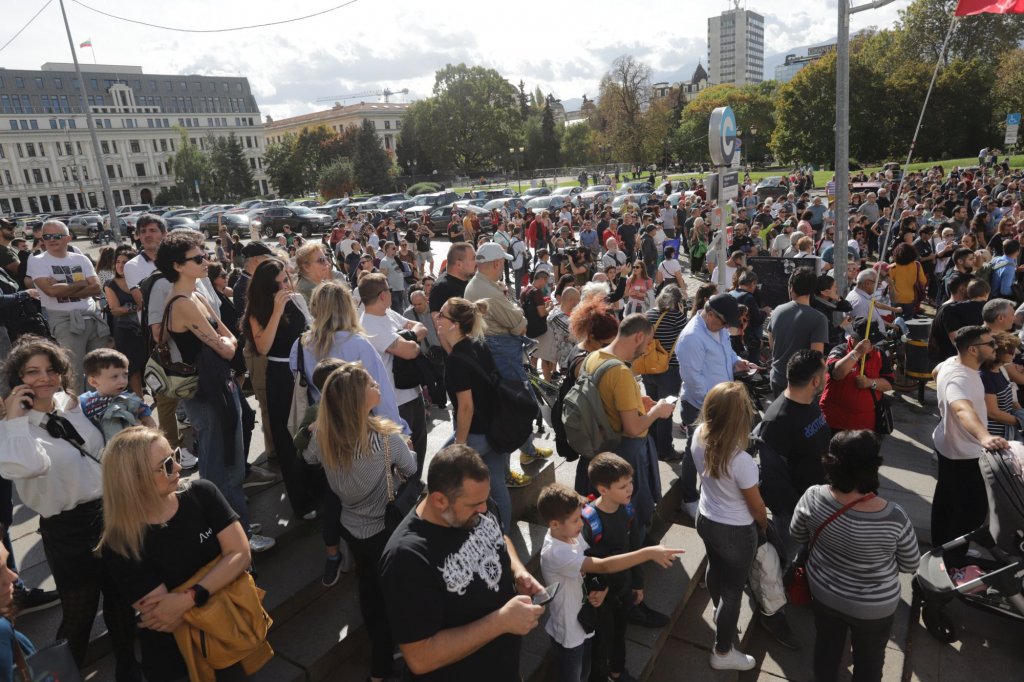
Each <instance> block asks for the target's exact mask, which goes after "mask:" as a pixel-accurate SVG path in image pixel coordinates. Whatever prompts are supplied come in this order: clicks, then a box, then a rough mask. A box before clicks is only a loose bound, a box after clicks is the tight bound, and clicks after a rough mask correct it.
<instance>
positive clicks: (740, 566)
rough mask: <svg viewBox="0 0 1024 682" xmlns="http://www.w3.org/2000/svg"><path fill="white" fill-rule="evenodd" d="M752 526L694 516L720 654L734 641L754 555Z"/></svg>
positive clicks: (755, 542)
mask: <svg viewBox="0 0 1024 682" xmlns="http://www.w3.org/2000/svg"><path fill="white" fill-rule="evenodd" d="M756 526H757V524H755V523H751V524H750V525H747V526H731V525H728V524H725V523H718V522H717V521H712V520H711V519H708V518H705V517H704V516H703V515H701V514H698V515H697V534H698V535H699V536H700V539H701V540H703V541H704V547H705V549H706V550H707V553H708V571H707V576H706V580H707V584H708V592H710V593H711V601H713V602H714V604H715V608H716V616H715V649H716V650H717V651H718V652H719V653H722V654H724V653H726V652H728V651H729V649H731V648H732V645H733V640H734V639H735V638H736V624H737V622H738V621H739V618H740V606H741V603H742V600H743V588H744V587H745V586H746V584H747V576H749V575H750V567H751V566H752V565H753V564H754V554H755V553H756V552H757V527H756Z"/></svg>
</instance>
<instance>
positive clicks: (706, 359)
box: [675, 294, 757, 516]
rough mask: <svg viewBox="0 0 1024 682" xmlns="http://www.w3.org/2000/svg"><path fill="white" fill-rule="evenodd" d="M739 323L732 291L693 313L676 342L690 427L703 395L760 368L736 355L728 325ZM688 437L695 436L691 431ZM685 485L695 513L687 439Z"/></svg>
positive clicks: (685, 420)
mask: <svg viewBox="0 0 1024 682" xmlns="http://www.w3.org/2000/svg"><path fill="white" fill-rule="evenodd" d="M739 326H740V309H739V302H738V301H737V300H736V299H735V298H733V297H732V296H730V295H729V294H716V295H715V296H712V297H711V299H710V300H709V301H708V302H707V303H705V304H704V310H703V311H701V313H700V314H699V315H694V316H693V318H691V319H690V321H689V322H687V323H686V326H685V327H684V328H683V331H682V332H681V333H680V334H679V340H678V341H676V347H675V353H676V357H677V358H679V375H680V377H681V378H682V380H683V391H682V395H681V396H680V403H682V408H681V409H682V420H683V423H684V424H686V425H687V426H692V425H693V423H694V422H695V421H697V416H698V415H699V414H700V409H701V407H702V406H703V405H704V396H706V395H707V394H708V391H710V390H711V389H712V388H713V387H714V386H716V385H718V384H720V383H722V382H723V381H732V380H733V375H734V374H735V373H736V372H747V371H750V370H752V369H757V365H755V364H753V363H750V362H747V361H746V360H741V359H740V358H738V357H737V356H736V353H735V351H733V349H732V344H731V343H730V341H729V327H739ZM689 437H692V432H691V434H690V436H689ZM679 481H680V482H679V485H682V486H683V506H684V508H685V509H686V511H687V512H689V513H690V515H691V516H696V513H697V501H698V500H699V499H700V495H699V493H698V492H697V467H696V466H695V465H694V463H693V456H692V455H691V454H690V442H689V439H688V440H687V444H686V451H685V452H684V453H683V470H682V475H681V476H680V478H679Z"/></svg>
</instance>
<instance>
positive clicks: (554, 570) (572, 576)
mask: <svg viewBox="0 0 1024 682" xmlns="http://www.w3.org/2000/svg"><path fill="white" fill-rule="evenodd" d="M584 502H585V500H584V499H583V498H582V497H580V495H579V494H578V493H577V492H576V491H575V490H573V489H572V488H569V487H568V486H565V485H562V484H561V483H552V484H551V485H549V486H547V487H546V488H544V490H542V491H541V493H540V497H539V498H538V501H537V511H538V512H540V515H541V518H543V519H544V521H545V523H547V524H548V532H547V535H545V536H544V545H543V547H542V548H541V551H540V568H541V573H542V576H543V579H544V583H545V584H546V585H552V584H554V583H560V584H561V587H560V588H558V592H557V594H555V597H554V599H552V600H551V602H550V603H549V604H548V605H547V606H548V611H549V614H550V615H549V617H548V622H547V625H545V630H546V631H547V633H548V634H549V635H550V636H551V640H552V642H553V643H554V646H555V652H556V654H555V661H556V663H555V669H556V670H557V671H558V672H557V679H558V682H587V679H588V678H589V677H590V660H591V658H590V643H591V638H592V637H593V636H594V630H593V629H592V628H591V629H589V630H588V629H586V628H584V626H583V624H582V623H581V622H580V620H579V615H580V611H581V610H582V609H583V598H584V584H583V574H584V573H589V574H594V573H619V572H622V571H625V570H627V569H629V568H632V567H634V566H638V565H640V564H642V563H644V562H645V561H654V562H655V563H657V564H658V565H660V566H661V567H662V568H668V567H669V566H671V565H672V562H673V561H674V560H675V555H676V554H680V553H682V552H683V550H681V549H666V548H665V547H662V546H660V545H659V546H657V547H644V548H643V549H638V550H636V551H634V552H629V553H626V554H618V555H615V556H609V557H604V558H598V557H590V556H585V555H584V552H585V551H586V550H587V549H589V546H588V545H587V542H586V540H584V539H583V537H582V536H581V535H580V532H581V531H582V530H583V516H582V511H583V504H584ZM607 594H608V588H607V587H605V588H604V589H602V590H600V591H590V592H588V593H587V595H586V599H587V602H588V603H589V604H590V606H591V607H592V608H595V609H596V608H597V607H599V606H600V605H601V603H602V602H603V601H604V598H605V596H606V595H607Z"/></svg>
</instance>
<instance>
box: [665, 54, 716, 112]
mask: <svg viewBox="0 0 1024 682" xmlns="http://www.w3.org/2000/svg"><path fill="white" fill-rule="evenodd" d="M708 87H709V86H708V74H707V72H706V71H705V70H704V66H703V65H702V64H701V63H700V62H697V68H696V69H694V70H693V75H692V76H690V80H689V81H680V82H678V83H673V84H672V85H669V84H668V81H662V82H660V83H655V84H654V85H652V86H651V98H652V99H664V98H666V97H682V100H683V102H684V103H687V104H688V103H690V102H692V101H693V100H695V99H697V95H699V94H700V93H701V92H703V91H704V90H705V89H706V88H708Z"/></svg>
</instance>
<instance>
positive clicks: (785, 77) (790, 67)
mask: <svg viewBox="0 0 1024 682" xmlns="http://www.w3.org/2000/svg"><path fill="white" fill-rule="evenodd" d="M835 49H836V45H835V43H832V44H830V45H821V46H819V47H809V48H807V55H806V56H800V55H795V54H787V55H786V61H784V62H783V63H782V64H779V65H778V66H776V67H775V80H777V81H779V82H780V83H788V82H789V81H791V80H793V76H795V75H796V74H797V73H799V71H800V69H802V68H804V67H805V66H807V65H808V64H810V63H811V62H816V61H818V60H819V59H821V58H822V57H824V56H825V55H826V54H828V53H829V52H833V51H834V50H835Z"/></svg>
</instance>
